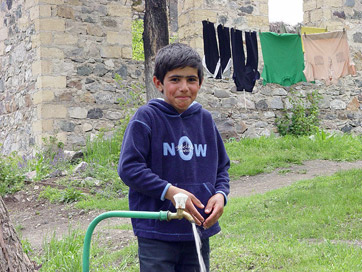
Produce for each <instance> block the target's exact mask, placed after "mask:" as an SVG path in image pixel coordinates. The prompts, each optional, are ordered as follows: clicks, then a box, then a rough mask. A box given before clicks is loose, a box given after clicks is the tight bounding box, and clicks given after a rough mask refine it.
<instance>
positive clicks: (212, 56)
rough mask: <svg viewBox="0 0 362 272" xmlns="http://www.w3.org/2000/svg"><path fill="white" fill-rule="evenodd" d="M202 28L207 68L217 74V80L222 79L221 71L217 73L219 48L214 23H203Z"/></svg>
mask: <svg viewBox="0 0 362 272" xmlns="http://www.w3.org/2000/svg"><path fill="white" fill-rule="evenodd" d="M202 26H203V28H202V36H203V39H204V54H205V63H206V68H207V70H209V72H210V73H211V74H217V75H215V76H216V78H221V71H220V70H218V71H216V68H217V63H218V61H219V50H218V48H217V41H216V32H215V26H214V23H211V22H209V21H202Z"/></svg>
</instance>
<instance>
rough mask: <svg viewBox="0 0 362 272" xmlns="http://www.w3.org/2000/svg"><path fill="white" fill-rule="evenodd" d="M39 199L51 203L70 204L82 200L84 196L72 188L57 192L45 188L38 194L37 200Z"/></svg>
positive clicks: (57, 190)
mask: <svg viewBox="0 0 362 272" xmlns="http://www.w3.org/2000/svg"><path fill="white" fill-rule="evenodd" d="M41 198H44V199H47V200H49V201H50V202H51V203H72V202H77V201H79V200H81V199H83V198H84V196H83V193H82V192H81V191H79V190H77V189H74V188H72V187H68V188H66V189H65V190H59V189H56V188H51V187H50V186H47V187H46V188H45V189H44V190H43V191H41V192H40V193H39V199H41Z"/></svg>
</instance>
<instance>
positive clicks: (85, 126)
mask: <svg viewBox="0 0 362 272" xmlns="http://www.w3.org/2000/svg"><path fill="white" fill-rule="evenodd" d="M82 130H83V132H88V131H92V130H93V126H92V125H91V124H89V123H84V124H83V125H82Z"/></svg>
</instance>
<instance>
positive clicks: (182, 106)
mask: <svg viewBox="0 0 362 272" xmlns="http://www.w3.org/2000/svg"><path fill="white" fill-rule="evenodd" d="M153 82H154V84H155V86H156V87H157V89H158V90H159V91H160V92H162V91H163V95H164V99H165V101H166V102H167V103H169V104H170V105H172V106H173V107H174V108H175V109H176V110H177V112H178V113H183V112H184V111H185V110H187V108H188V107H189V106H190V105H191V103H192V102H194V100H195V99H196V96H197V93H198V91H199V90H200V88H201V84H200V83H199V76H198V75H197V69H196V68H192V67H188V66H187V67H184V68H177V69H174V70H171V71H169V72H167V74H166V75H165V78H164V79H163V84H162V83H161V81H160V80H158V79H157V78H156V77H153Z"/></svg>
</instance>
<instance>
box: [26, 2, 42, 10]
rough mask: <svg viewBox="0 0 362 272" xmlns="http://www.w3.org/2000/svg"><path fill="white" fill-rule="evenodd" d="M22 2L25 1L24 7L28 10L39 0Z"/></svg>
mask: <svg viewBox="0 0 362 272" xmlns="http://www.w3.org/2000/svg"><path fill="white" fill-rule="evenodd" d="M24 2H25V3H24V8H25V10H28V9H30V8H31V7H34V6H36V5H38V3H39V0H26V1H24Z"/></svg>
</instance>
